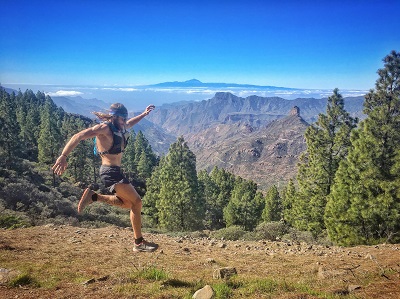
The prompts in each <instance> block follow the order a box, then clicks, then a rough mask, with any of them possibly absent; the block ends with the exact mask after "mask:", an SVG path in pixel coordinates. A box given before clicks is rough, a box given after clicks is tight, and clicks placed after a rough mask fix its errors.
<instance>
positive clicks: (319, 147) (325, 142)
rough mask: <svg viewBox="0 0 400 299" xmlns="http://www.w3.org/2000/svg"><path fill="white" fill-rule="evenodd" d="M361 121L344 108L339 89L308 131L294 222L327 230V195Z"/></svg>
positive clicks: (302, 226)
mask: <svg viewBox="0 0 400 299" xmlns="http://www.w3.org/2000/svg"><path fill="white" fill-rule="evenodd" d="M356 123H357V120H356V119H353V118H352V117H350V115H349V113H348V112H347V111H346V110H345V108H344V100H343V97H342V95H341V94H340V93H339V90H338V89H335V90H334V91H333V95H332V96H330V97H329V98H328V103H327V110H326V114H320V115H319V117H318V120H317V122H316V123H315V124H313V125H311V126H309V127H308V128H307V130H306V133H305V138H306V143H307V150H306V152H305V153H304V154H303V155H302V157H301V160H300V161H301V162H300V164H299V172H298V177H297V180H298V183H299V192H298V194H297V195H298V196H297V197H296V199H297V200H296V201H295V202H294V203H293V209H294V211H295V213H296V214H297V215H295V217H296V219H295V221H294V225H295V226H296V227H297V228H299V229H306V230H309V231H311V232H313V233H314V235H318V234H319V233H320V232H321V231H322V230H323V229H325V224H324V213H325V207H326V202H327V196H328V195H329V194H330V192H331V186H332V184H333V180H334V177H335V173H336V171H337V169H338V167H339V162H340V161H341V160H343V159H344V158H345V157H346V155H347V153H348V148H349V146H350V132H351V131H352V129H353V128H354V127H355V126H356Z"/></svg>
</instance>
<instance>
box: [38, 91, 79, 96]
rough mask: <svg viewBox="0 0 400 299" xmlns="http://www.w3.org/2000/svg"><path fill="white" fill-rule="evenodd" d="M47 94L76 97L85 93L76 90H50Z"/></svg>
mask: <svg viewBox="0 0 400 299" xmlns="http://www.w3.org/2000/svg"><path fill="white" fill-rule="evenodd" d="M46 94H47V95H49V96H51V97H76V96H80V95H83V92H80V91H75V90H58V91H56V92H48V93H46Z"/></svg>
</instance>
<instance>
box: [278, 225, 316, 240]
mask: <svg viewBox="0 0 400 299" xmlns="http://www.w3.org/2000/svg"><path fill="white" fill-rule="evenodd" d="M283 238H284V239H288V240H291V241H295V242H304V243H307V244H315V243H316V240H315V238H314V237H313V234H312V233H311V232H309V231H300V230H297V229H295V228H290V229H289V230H288V232H287V234H285V235H284V236H283Z"/></svg>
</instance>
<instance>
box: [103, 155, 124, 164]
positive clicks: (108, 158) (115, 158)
mask: <svg viewBox="0 0 400 299" xmlns="http://www.w3.org/2000/svg"><path fill="white" fill-rule="evenodd" d="M121 162H122V153H120V154H117V155H110V154H105V155H102V156H101V164H102V165H107V166H121Z"/></svg>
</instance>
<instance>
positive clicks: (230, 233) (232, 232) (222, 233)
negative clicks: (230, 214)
mask: <svg viewBox="0 0 400 299" xmlns="http://www.w3.org/2000/svg"><path fill="white" fill-rule="evenodd" d="M245 233H246V231H245V230H244V228H243V227H241V226H237V225H232V226H229V227H227V228H222V229H219V230H217V231H214V232H212V233H211V237H214V238H216V239H225V240H231V241H237V240H239V239H240V238H242V237H243V236H244V234H245Z"/></svg>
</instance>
